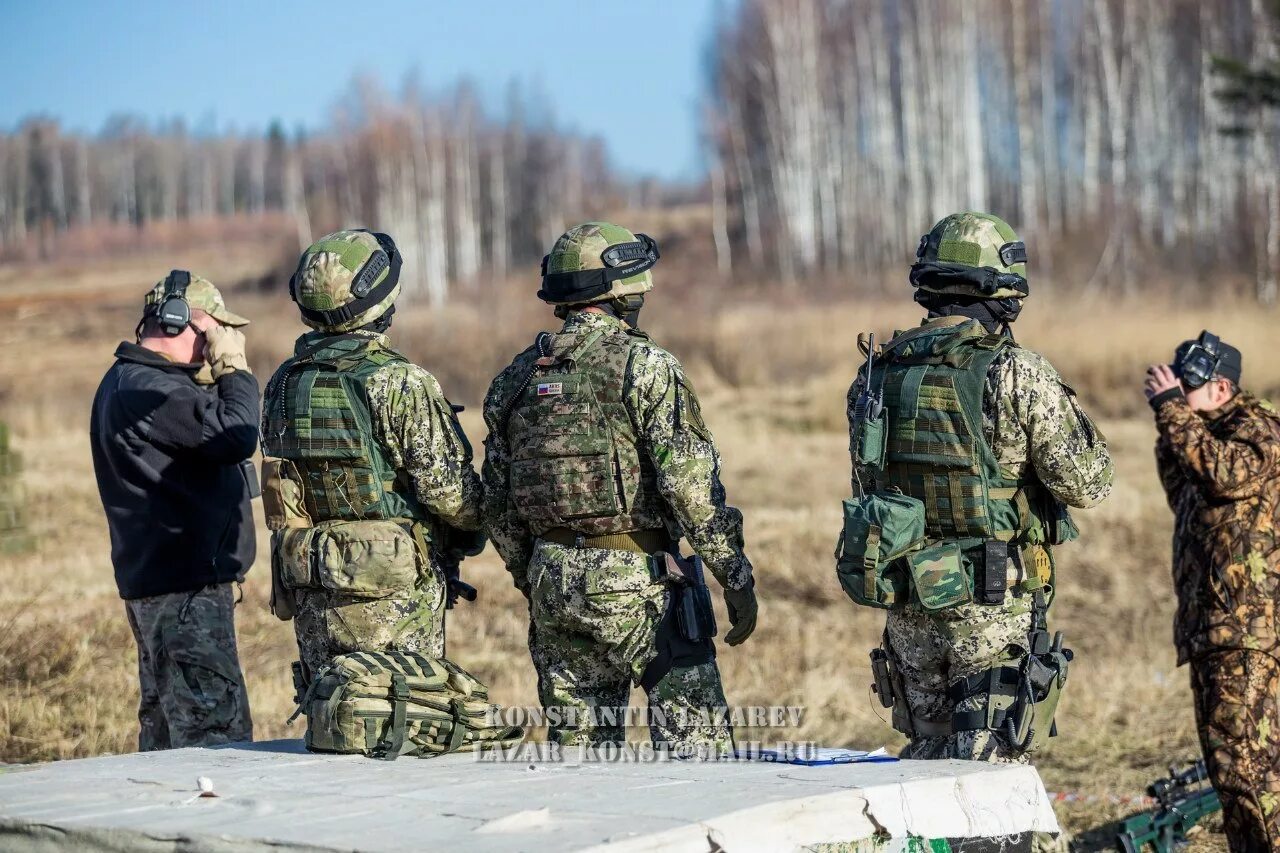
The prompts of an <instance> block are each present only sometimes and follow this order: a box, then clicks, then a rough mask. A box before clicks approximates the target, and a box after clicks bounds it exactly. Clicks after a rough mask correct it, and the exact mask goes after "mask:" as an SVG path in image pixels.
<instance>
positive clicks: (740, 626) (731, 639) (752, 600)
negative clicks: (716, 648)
mask: <svg viewBox="0 0 1280 853" xmlns="http://www.w3.org/2000/svg"><path fill="white" fill-rule="evenodd" d="M755 587H756V582H755V580H752V581H751V582H750V583H749V584H748V585H747V586H745V587H743V588H742V589H726V590H725V591H724V603H725V605H726V606H727V607H728V608H729V621H730V622H731V623H733V627H732V628H730V629H729V633H727V634H725V635H724V641H725V642H726V643H728V644H729V645H731V646H737V645H741V644H742V643H743V642H744V641H745V640H746V639H747V637H750V636H751V632H752V631H754V630H755V629H756V613H757V612H758V611H759V605H758V604H757V603H756V589H755Z"/></svg>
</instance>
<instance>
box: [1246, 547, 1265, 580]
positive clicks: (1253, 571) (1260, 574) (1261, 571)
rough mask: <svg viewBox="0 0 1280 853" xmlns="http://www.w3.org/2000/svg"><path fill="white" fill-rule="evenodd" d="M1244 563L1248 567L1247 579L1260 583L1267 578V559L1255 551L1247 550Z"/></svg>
mask: <svg viewBox="0 0 1280 853" xmlns="http://www.w3.org/2000/svg"><path fill="white" fill-rule="evenodd" d="M1245 565H1246V566H1248V567H1249V579H1250V580H1251V581H1253V582H1254V583H1258V584H1260V583H1262V582H1263V581H1264V580H1266V578H1267V561H1266V560H1264V559H1262V555H1261V554H1259V553H1258V552H1257V551H1251V552H1249V557H1248V559H1246V560H1245Z"/></svg>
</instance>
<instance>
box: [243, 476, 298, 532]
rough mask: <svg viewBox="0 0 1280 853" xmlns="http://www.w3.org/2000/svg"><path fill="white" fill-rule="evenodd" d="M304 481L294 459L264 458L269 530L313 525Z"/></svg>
mask: <svg viewBox="0 0 1280 853" xmlns="http://www.w3.org/2000/svg"><path fill="white" fill-rule="evenodd" d="M246 476H248V475H246ZM255 481H256V480H255ZM301 483H302V478H301V477H299V476H298V469H297V468H296V467H295V466H294V464H293V461H292V460H289V459H271V458H268V459H263V460H262V509H263V511H264V512H265V513H266V516H267V529H268V530H283V529H285V528H286V527H310V526H311V516H310V515H309V514H308V513H307V508H306V503H305V502H304V501H303V499H302V485H301Z"/></svg>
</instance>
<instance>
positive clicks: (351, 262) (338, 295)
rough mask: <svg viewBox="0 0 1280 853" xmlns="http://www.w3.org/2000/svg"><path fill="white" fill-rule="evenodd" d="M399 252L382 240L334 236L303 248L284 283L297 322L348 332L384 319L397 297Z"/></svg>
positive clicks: (361, 234) (359, 233) (354, 233)
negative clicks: (294, 306)
mask: <svg viewBox="0 0 1280 853" xmlns="http://www.w3.org/2000/svg"><path fill="white" fill-rule="evenodd" d="M400 265H401V257H400V251H399V250H398V249H397V248H396V244H395V243H394V242H393V241H392V239H391V238H390V237H388V236H387V235H386V234H378V233H375V232H373V231H367V230H365V229H363V228H359V229H352V230H347V231H335V232H334V233H332V234H327V235H325V236H324V237H321V238H320V239H319V240H317V241H316V242H314V243H312V244H311V245H310V246H308V247H307V250H306V251H305V252H303V253H302V257H301V258H299V260H298V268H297V270H296V271H294V273H293V277H292V278H290V279H289V296H291V297H292V298H293V301H294V302H296V303H298V308H299V309H300V310H301V312H302V322H304V323H306V324H307V325H308V326H310V327H311V328H313V329H318V330H320V331H324V332H333V333H340V332H349V331H351V330H352V329H358V328H360V327H361V326H364V325H367V324H369V323H371V322H373V321H374V320H377V319H378V318H380V317H382V316H383V315H385V314H386V313H387V312H388V311H389V310H390V309H391V307H392V305H393V304H394V303H395V301H396V297H397V296H399V295H400Z"/></svg>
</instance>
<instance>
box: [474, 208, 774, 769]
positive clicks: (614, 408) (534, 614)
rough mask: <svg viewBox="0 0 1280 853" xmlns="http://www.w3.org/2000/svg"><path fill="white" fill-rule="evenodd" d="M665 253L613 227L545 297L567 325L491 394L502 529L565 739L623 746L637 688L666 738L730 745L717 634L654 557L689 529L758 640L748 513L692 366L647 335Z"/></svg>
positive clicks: (553, 267)
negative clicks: (701, 633)
mask: <svg viewBox="0 0 1280 853" xmlns="http://www.w3.org/2000/svg"><path fill="white" fill-rule="evenodd" d="M657 259H658V251H657V246H656V244H654V242H653V241H652V240H651V239H650V238H648V237H646V236H645V235H635V234H632V233H631V232H630V231H628V230H626V229H625V228H621V227H619V226H617V225H611V224H608V223H603V222H589V223H587V224H585V225H580V226H578V227H576V228H573V229H571V230H569V231H568V232H567V233H565V234H564V235H563V236H562V237H560V239H559V240H557V241H556V243H555V246H554V248H552V250H551V254H549V255H548V256H547V257H546V258H545V259H544V260H543V284H542V290H540V291H539V293H538V295H539V297H540V298H542V299H543V301H545V302H548V303H550V304H552V305H554V306H556V316H557V317H559V318H561V319H563V320H564V326H563V327H562V328H561V329H560V331H559V332H557V333H556V334H554V335H552V334H545V333H544V334H543V335H540V336H539V338H538V341H537V342H536V343H535V345H534V346H531V347H530V348H528V349H526V350H525V351H524V352H522V353H520V354H519V355H518V356H516V359H515V361H513V362H512V363H511V365H510V366H509V367H507V368H506V369H505V370H504V371H502V373H501V374H499V376H498V377H497V378H496V379H495V380H494V381H493V384H492V386H491V387H490V389H489V393H488V395H487V396H486V398H485V403H484V416H485V421H486V423H487V424H488V427H489V437H488V439H487V440H486V443H485V461H484V469H483V475H484V482H485V522H486V527H487V531H488V534H489V537H490V538H491V539H492V540H493V543H494V545H495V546H496V547H497V549H498V553H499V554H501V555H502V558H503V560H504V561H505V563H506V566H507V571H509V572H510V573H511V576H512V578H513V580H514V581H515V585H516V587H517V588H518V589H519V590H520V591H521V592H522V593H523V594H524V595H525V597H526V598H527V599H528V600H529V609H530V610H529V612H530V620H531V627H530V636H529V643H530V653H531V655H532V657H533V662H534V666H535V668H536V669H537V673H538V695H539V698H540V700H541V702H542V704H543V706H544V708H546V709H547V710H548V717H549V720H550V718H551V717H552V716H553V715H557V714H558V715H560V716H561V717H562V719H561V720H559V721H556V720H550V736H551V738H552V740H553V741H557V742H559V743H563V744H576V745H594V744H601V743H608V742H620V741H622V740H623V738H624V736H625V733H624V730H623V727H622V725H621V719H620V718H619V717H618V716H616V715H617V714H618V713H619V711H618V709H625V708H626V706H627V700H628V694H629V691H630V687H631V685H632V684H633V683H636V684H639V685H640V686H641V687H643V688H644V689H645V691H646V692H647V693H648V696H649V713H650V731H651V735H652V738H653V741H654V742H655V744H658V745H659V746H660V747H661V746H663V745H666V746H669V747H671V748H674V749H676V750H677V751H686V750H691V749H694V748H698V749H703V750H707V751H722V750H726V749H728V748H729V747H730V746H731V737H732V733H731V731H730V729H729V727H728V725H727V722H725V721H724V720H723V719H717V718H716V716H715V712H716V709H723V708H724V707H725V698H724V691H723V689H722V687H721V683H720V673H719V669H718V668H717V666H716V662H715V648H714V645H713V643H712V641H711V639H709V638H706V639H701V640H698V641H691V640H689V639H686V637H685V636H684V635H683V634H682V633H681V632H680V631H679V630H678V627H677V624H676V622H677V620H676V618H675V614H674V611H673V609H672V597H673V589H672V588H671V587H670V586H668V584H667V583H666V582H664V580H663V577H662V573H661V572H660V571H658V570H657V569H656V566H657V565H658V564H657V563H656V562H655V560H654V558H653V557H652V556H651V555H653V554H655V553H658V552H674V551H675V548H676V543H677V542H678V541H679V539H680V537H681V536H682V535H683V537H685V538H686V539H688V541H689V544H690V546H691V547H692V548H693V550H694V551H696V552H697V554H698V555H700V556H701V558H702V559H703V560H705V562H706V565H707V567H708V568H709V569H710V570H711V572H712V574H714V575H715V577H716V580H718V581H719V582H720V585H721V586H722V587H723V588H724V596H725V601H726V603H727V604H728V608H729V616H730V620H731V621H732V623H733V627H732V629H731V630H730V631H729V633H728V634H727V636H726V638H725V639H726V641H727V642H728V643H729V644H730V645H737V644H738V643H741V642H743V641H744V640H746V639H747V637H748V636H749V635H750V634H751V632H752V630H754V628H755V619H756V600H755V593H754V581H753V580H752V572H751V563H750V562H749V561H748V559H747V556H746V554H745V553H744V552H743V537H742V515H741V513H739V512H738V510H737V509H735V508H733V507H731V506H727V505H726V504H725V492H724V487H723V486H722V485H721V483H720V476H719V470H720V463H719V457H718V455H717V453H716V448H715V443H714V442H713V440H712V437H711V433H710V431H709V430H708V429H707V426H706V423H705V422H704V421H703V419H702V414H701V411H700V410H699V406H698V398H697V396H696V395H695V394H694V392H693V388H692V386H691V385H690V384H689V380H688V379H687V378H686V377H685V375H684V371H683V370H682V369H681V366H680V363H679V362H678V361H677V360H676V359H675V358H674V357H673V356H672V355H671V354H670V353H668V352H666V351H665V350H663V349H662V348H660V347H659V346H657V345H656V344H654V343H653V342H652V341H651V340H650V339H649V336H648V335H646V334H645V333H643V332H641V331H639V330H638V329H636V328H635V321H636V314H637V313H638V312H639V310H640V307H641V305H642V304H643V300H644V294H645V292H647V291H648V290H650V289H651V288H652V287H653V279H652V276H651V273H650V272H649V269H650V267H652V266H653V264H654V263H655V262H656V261H657Z"/></svg>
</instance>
